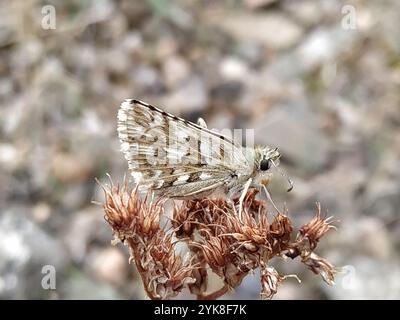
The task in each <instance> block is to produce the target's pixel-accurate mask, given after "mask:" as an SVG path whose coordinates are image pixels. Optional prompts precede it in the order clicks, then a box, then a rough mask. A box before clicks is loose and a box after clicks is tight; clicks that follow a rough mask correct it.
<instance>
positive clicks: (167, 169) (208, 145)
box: [117, 99, 293, 215]
mask: <svg viewBox="0 0 400 320" xmlns="http://www.w3.org/2000/svg"><path fill="white" fill-rule="evenodd" d="M117 131H118V137H119V140H120V142H121V150H122V152H123V154H124V156H125V158H126V160H127V161H128V165H129V170H130V171H131V175H132V177H133V180H134V182H135V183H136V184H137V185H138V187H139V190H140V191H149V190H152V191H154V192H155V193H156V194H158V195H159V196H162V197H166V198H172V199H196V198H204V197H213V196H224V197H227V198H228V199H231V198H232V197H233V196H234V195H236V194H241V195H240V198H239V215H241V210H242V204H243V201H244V197H245V195H246V193H247V191H248V190H249V188H263V189H264V191H265V193H266V195H267V197H268V199H269V200H270V201H271V203H272V204H273V205H274V207H275V209H276V210H278V209H277V208H276V206H275V204H274V203H273V201H272V199H271V197H270V194H269V192H268V190H267V188H266V186H267V184H268V183H269V181H270V178H271V169H272V168H277V169H278V165H279V158H280V157H281V154H280V153H279V151H278V148H272V147H269V146H254V147H243V146H241V145H239V144H237V143H236V142H235V141H233V140H232V139H231V138H229V137H227V136H225V135H222V134H220V133H218V132H217V131H215V130H210V129H208V128H207V124H206V122H205V121H204V120H203V119H202V118H200V119H199V120H198V122H197V124H196V123H193V122H190V121H188V120H185V119H182V118H179V117H176V116H174V115H172V114H170V113H167V112H165V111H163V110H161V109H159V108H157V107H154V106H152V105H150V104H148V103H145V102H143V101H140V100H135V99H126V100H125V101H124V102H122V104H121V106H120V108H119V110H118V125H117ZM279 172H280V173H281V174H283V175H284V176H285V177H286V178H287V180H288V182H289V185H290V188H289V189H288V191H290V190H292V188H293V183H292V181H291V180H290V179H289V178H288V177H287V176H286V175H285V174H284V173H283V172H282V171H279ZM278 211H279V210H278Z"/></svg>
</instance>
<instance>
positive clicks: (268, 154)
mask: <svg viewBox="0 0 400 320" xmlns="http://www.w3.org/2000/svg"><path fill="white" fill-rule="evenodd" d="M280 157H281V154H280V153H279V151H278V148H274V149H273V148H270V147H259V148H256V166H257V169H258V170H260V171H267V170H269V169H270V168H271V167H272V166H277V165H278V164H279V158H280Z"/></svg>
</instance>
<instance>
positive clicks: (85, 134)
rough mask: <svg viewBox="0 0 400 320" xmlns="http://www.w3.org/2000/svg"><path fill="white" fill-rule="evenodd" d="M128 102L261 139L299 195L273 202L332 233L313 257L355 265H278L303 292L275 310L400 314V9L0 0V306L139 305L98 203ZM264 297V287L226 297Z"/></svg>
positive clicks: (382, 4)
mask: <svg viewBox="0 0 400 320" xmlns="http://www.w3.org/2000/svg"><path fill="white" fill-rule="evenodd" d="M45 4H47V5H50V6H47V7H46V6H44V5H45ZM53 13H54V14H55V15H54V16H53V15H52V14H53ZM53 27H55V28H53ZM132 97H135V98H139V99H141V100H144V101H147V102H149V103H151V104H153V105H157V106H162V107H163V108H164V109H165V110H167V111H168V112H171V113H174V114H175V115H178V116H182V117H185V118H187V119H189V120H193V121H195V120H196V119H197V118H198V117H199V116H201V117H203V118H204V119H206V121H207V123H208V126H209V127H211V128H217V129H219V130H222V129H226V128H242V129H245V128H248V129H254V132H255V140H256V143H259V144H271V145H274V146H279V148H280V151H281V153H282V154H283V159H282V167H283V168H284V169H285V171H287V172H288V173H289V174H290V176H291V178H292V180H293V181H294V182H295V188H294V190H293V191H292V192H291V193H290V194H287V193H285V187H286V185H285V181H284V179H282V178H280V177H279V176H277V177H276V178H275V180H274V183H273V185H272V188H271V192H272V194H273V195H274V199H276V200H275V201H276V202H278V203H280V204H283V203H286V205H287V207H288V209H289V212H290V216H291V218H292V219H293V220H294V221H295V222H296V223H297V224H298V225H300V224H301V223H302V222H304V221H306V220H309V219H310V217H311V216H312V214H313V212H314V211H315V202H316V201H320V202H321V204H322V208H323V212H325V213H326V214H327V215H333V216H334V217H335V219H336V220H338V222H337V223H336V225H337V226H338V231H337V232H332V233H331V234H329V235H328V236H326V238H325V239H324V241H323V242H322V243H321V247H320V248H319V252H320V253H321V254H322V255H324V256H325V257H327V258H328V259H329V260H330V261H331V262H332V263H334V264H335V265H338V266H344V272H343V274H342V275H340V276H338V278H337V283H336V285H335V286H334V287H329V286H327V285H326V284H325V283H323V282H322V281H320V279H319V278H317V277H316V276H313V275H312V274H310V273H309V272H305V271H304V268H303V267H302V266H300V264H298V265H296V264H295V265H291V266H290V268H289V266H287V267H286V264H282V266H281V270H282V268H283V270H285V272H287V273H293V272H295V273H297V274H298V275H299V277H300V278H301V279H302V280H303V281H302V283H301V284H298V283H297V282H296V281H294V280H293V281H290V280H288V281H287V282H286V283H285V284H283V285H282V286H281V287H280V290H279V292H278V294H277V296H276V299H366V298H377V299H394V298H397V299H399V298H400V263H399V262H400V261H399V253H400V252H399V248H400V223H399V221H400V220H399V207H400V106H399V105H400V2H399V1H396V0H385V1H373V0H364V1H361V0H360V1H356V0H353V1H339V0H331V1H324V0H315V1H310V0H292V1H290V0H281V1H279V0H276V1H274V0H242V1H239V0H238V1H201V2H200V1H183V0H180V1H167V0H147V1H127V0H120V1H111V0H100V1H95V0H88V1H78V0H68V1H61V0H50V1H46V3H44V2H43V1H35V0H29V1H25V0H18V1H12V2H7V1H2V2H0V181H1V183H0V298H18V299H30V298H44V299H72V298H73V299H115V298H117V299H140V298H144V296H145V295H144V292H143V289H142V287H141V283H140V280H139V279H138V275H137V273H136V271H135V270H134V268H133V266H132V265H128V253H127V252H126V249H125V248H124V247H122V246H116V247H112V246H111V245H110V240H111V239H112V235H111V230H110V228H109V227H108V226H107V224H106V222H105V221H104V219H103V214H104V213H103V211H102V209H101V207H99V206H96V205H94V204H92V201H93V200H98V201H101V200H102V197H103V194H102V192H101V190H100V188H99V186H98V185H97V184H96V182H95V180H94V179H95V177H98V178H99V179H100V180H101V181H106V179H107V177H106V173H107V172H108V173H110V175H111V176H112V177H113V179H114V180H116V181H121V180H122V178H123V175H124V174H125V173H126V171H127V164H126V163H125V160H124V159H123V156H122V154H121V153H120V151H119V148H120V146H119V142H118V139H117V134H116V113H117V109H118V106H119V104H120V103H121V101H122V100H123V99H125V98H132ZM278 264H279V263H278ZM46 266H50V267H46ZM48 268H50V269H51V268H53V269H54V270H55V271H56V275H57V277H56V283H54V285H55V289H52V288H50V289H52V290H47V289H48V288H46V286H44V287H45V288H44V287H43V286H42V284H43V281H44V280H46V279H45V278H44V277H45V276H46V274H47V272H46V270H48ZM45 282H46V281H45ZM48 283H50V282H48ZM259 291H260V288H259V282H258V278H257V274H256V275H255V276H254V277H252V278H247V279H246V280H245V281H244V282H243V284H242V285H241V287H240V288H239V289H238V290H237V291H236V292H233V293H231V294H229V295H228V296H226V297H227V298H238V299H258V298H259ZM183 297H184V295H183Z"/></svg>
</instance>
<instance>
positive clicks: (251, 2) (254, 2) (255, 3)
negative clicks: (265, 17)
mask: <svg viewBox="0 0 400 320" xmlns="http://www.w3.org/2000/svg"><path fill="white" fill-rule="evenodd" d="M275 2H277V0H244V4H245V5H246V6H247V7H249V8H251V9H257V8H260V7H265V6H268V5H270V4H273V3H275Z"/></svg>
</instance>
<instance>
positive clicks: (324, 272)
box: [301, 252, 338, 286]
mask: <svg viewBox="0 0 400 320" xmlns="http://www.w3.org/2000/svg"><path fill="white" fill-rule="evenodd" d="M301 258H302V259H301V261H302V262H303V263H304V264H305V265H306V266H307V267H308V268H309V269H310V270H311V271H312V272H314V273H315V274H319V275H320V276H321V277H322V279H323V280H324V281H325V282H326V283H327V284H329V285H330V286H332V285H334V284H335V275H336V274H337V273H338V269H337V268H335V267H334V266H333V265H332V264H331V263H330V262H329V261H328V260H326V259H324V258H322V257H320V256H318V255H317V254H315V253H314V252H310V253H307V254H304V255H303V254H302V257H301Z"/></svg>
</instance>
